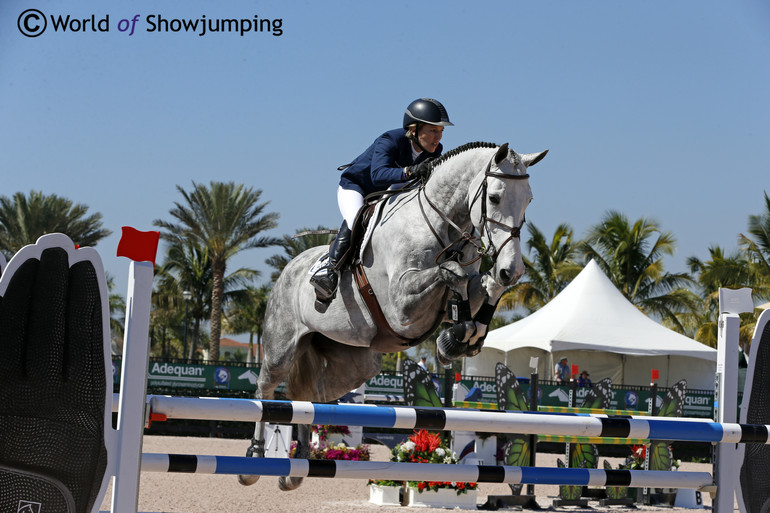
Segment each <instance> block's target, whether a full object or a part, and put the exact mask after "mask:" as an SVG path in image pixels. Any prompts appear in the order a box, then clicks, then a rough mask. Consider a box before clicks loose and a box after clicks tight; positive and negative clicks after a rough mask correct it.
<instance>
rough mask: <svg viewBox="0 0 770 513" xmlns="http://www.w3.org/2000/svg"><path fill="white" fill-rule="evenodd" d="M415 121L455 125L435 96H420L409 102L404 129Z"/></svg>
mask: <svg viewBox="0 0 770 513" xmlns="http://www.w3.org/2000/svg"><path fill="white" fill-rule="evenodd" d="M413 123H427V124H429V125H439V126H454V124H452V122H451V121H449V114H447V112H446V109H445V108H444V106H443V105H441V102H440V101H438V100H434V99H433V98H420V99H419V100H415V101H413V102H412V103H410V104H409V106H408V107H407V108H406V112H405V113H404V130H406V129H407V127H409V125H411V124H413Z"/></svg>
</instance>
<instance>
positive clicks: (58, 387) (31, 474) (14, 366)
mask: <svg viewBox="0 0 770 513" xmlns="http://www.w3.org/2000/svg"><path fill="white" fill-rule="evenodd" d="M73 247H74V245H73ZM29 248H33V246H27V247H26V248H24V249H23V250H21V251H20V252H19V254H17V255H16V256H17V257H19V258H21V259H22V261H23V263H22V264H21V265H20V266H18V267H15V270H12V269H5V270H4V272H3V276H2V280H0V294H2V297H0V354H2V358H0V511H56V512H62V513H90V512H92V511H94V510H96V511H99V509H98V508H99V506H100V505H101V504H95V502H96V499H97V498H98V496H99V491H100V488H101V486H102V484H103V479H104V477H105V468H106V464H107V449H106V446H105V408H106V405H105V397H106V396H105V394H106V393H107V392H108V390H107V380H106V377H105V376H106V374H105V373H106V369H105V366H106V364H105V361H104V338H105V336H104V331H103V330H102V327H103V323H104V317H103V315H102V314H103V311H102V309H103V307H102V301H101V294H100V288H99V285H98V281H97V273H96V269H95V268H94V266H93V265H92V263H91V262H90V261H89V260H87V259H85V260H81V261H79V262H75V263H72V264H71V263H70V261H69V259H68V255H67V252H66V251H65V250H64V249H62V248H60V247H53V248H48V249H44V250H43V251H42V253H41V254H39V255H40V256H39V257H37V256H34V255H30V258H28V259H26V260H24V258H23V257H25V256H26V255H27V254H29V253H30V251H29V250H28V249H29ZM78 251H82V250H78ZM109 392H111V391H109ZM35 508H37V509H35Z"/></svg>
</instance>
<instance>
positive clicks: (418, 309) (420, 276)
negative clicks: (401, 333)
mask: <svg viewBox="0 0 770 513" xmlns="http://www.w3.org/2000/svg"><path fill="white" fill-rule="evenodd" d="M472 276H478V275H475V274H474V275H472ZM472 276H469V275H468V273H467V272H466V271H465V268H463V267H462V266H461V265H460V264H458V263H457V262H455V261H449V262H444V263H442V264H440V265H438V266H436V267H431V268H429V269H424V270H420V271H417V270H410V271H407V272H406V273H404V274H403V275H402V276H401V278H400V279H399V280H397V282H396V283H392V284H391V288H390V291H389V292H390V298H391V303H393V304H395V305H396V306H397V311H398V312H399V313H400V321H401V325H402V326H407V325H409V324H411V323H414V322H415V319H420V318H422V319H424V321H423V323H422V324H423V328H424V327H425V326H424V325H425V320H428V321H429V322H430V323H431V324H432V323H433V322H434V321H435V316H432V317H431V316H428V317H430V319H428V318H426V316H425V312H426V311H427V312H434V311H438V312H440V311H441V310H442V309H443V308H444V306H445V305H444V304H442V302H443V301H444V298H445V294H444V291H445V290H446V288H447V287H448V288H449V289H450V290H451V291H452V298H451V300H450V305H449V311H448V312H447V314H448V316H449V318H450V320H452V321H453V322H454V325H453V326H452V328H450V329H449V330H444V331H443V332H442V333H441V335H440V336H439V339H438V341H437V348H438V355H437V357H438V360H439V362H440V363H441V364H442V365H448V364H449V363H451V361H452V360H456V359H457V358H459V357H460V356H462V355H464V354H465V353H466V351H467V350H468V342H469V340H470V339H471V337H472V336H473V335H474V333H475V331H476V327H475V323H474V320H473V317H472V315H471V302H470V296H469V283H470V280H471V279H472ZM478 303H480V301H477V304H478Z"/></svg>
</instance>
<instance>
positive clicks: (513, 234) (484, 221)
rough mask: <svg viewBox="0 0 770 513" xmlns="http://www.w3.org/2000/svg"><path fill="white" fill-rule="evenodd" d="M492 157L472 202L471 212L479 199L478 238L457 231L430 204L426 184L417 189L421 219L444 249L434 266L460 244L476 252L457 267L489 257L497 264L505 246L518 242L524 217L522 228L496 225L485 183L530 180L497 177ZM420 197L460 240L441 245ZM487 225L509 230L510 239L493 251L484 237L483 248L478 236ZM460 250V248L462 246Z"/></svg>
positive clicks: (445, 216) (516, 177)
mask: <svg viewBox="0 0 770 513" xmlns="http://www.w3.org/2000/svg"><path fill="white" fill-rule="evenodd" d="M494 158H495V157H494V155H493V156H492V158H491V159H489V162H488V163H487V167H486V169H485V170H484V180H482V182H481V184H479V188H478V189H477V190H476V194H474V196H473V201H472V202H471V205H470V208H469V211H470V210H473V205H474V204H475V203H476V200H478V199H479V197H481V232H480V234H479V237H476V236H475V235H473V233H468V232H466V231H464V230H463V229H462V228H460V227H459V226H458V225H457V224H456V223H455V222H454V221H452V220H451V219H449V217H448V216H447V215H446V214H444V212H442V211H441V210H440V209H439V208H438V207H437V206H436V205H435V204H434V203H433V202H432V201H431V200H430V198H428V195H427V193H426V192H425V184H422V185H421V186H420V189H419V190H418V191H417V201H418V203H419V205H420V211H421V212H422V216H423V219H424V220H425V222H426V223H427V225H428V228H430V231H431V233H433V236H434V237H435V238H436V240H437V241H438V243H439V246H441V247H442V248H443V249H442V250H441V251H440V252H439V254H438V255H437V256H436V260H435V262H436V263H437V264H438V263H439V260H440V259H441V257H442V255H444V253H446V252H447V251H448V250H449V249H450V248H451V247H453V246H455V245H456V244H457V243H459V242H460V241H464V242H463V244H462V245H465V244H471V245H472V246H473V247H475V248H476V254H477V256H476V258H473V259H472V260H470V261H467V262H459V261H458V263H459V264H460V265H462V266H468V265H471V264H473V263H475V262H477V261H478V260H479V259H480V258H482V257H483V256H485V255H487V256H491V258H492V260H493V261H496V260H497V257H498V256H499V255H500V251H501V250H502V249H503V248H504V247H505V245H506V244H508V243H509V242H510V241H511V240H512V239H518V238H520V237H521V228H522V227H523V226H524V223H525V222H526V217H525V218H524V219H522V221H521V224H520V225H519V226H509V225H507V224H505V223H501V222H500V221H495V220H494V219H492V218H490V217H489V216H487V179H488V178H489V177H492V178H502V179H506V180H526V179H528V178H529V174H523V175H506V174H504V173H496V172H494V171H492V170H491V169H492V161H493V160H494ZM420 193H422V196H425V201H426V202H427V203H428V205H430V207H431V208H432V209H433V210H434V212H436V213H437V214H438V215H439V217H441V219H442V220H444V221H445V222H446V223H447V224H448V225H449V226H451V227H452V228H454V230H455V231H456V232H458V233H460V236H459V237H457V238H456V239H454V240H453V241H451V242H450V243H449V244H445V243H444V241H443V240H442V239H441V237H440V236H439V234H438V233H437V232H436V229H435V228H434V227H433V225H432V224H431V222H430V220H429V219H428V216H427V215H426V213H425V208H424V207H423V203H422V199H421V194H420ZM488 223H494V224H496V225H498V226H501V227H503V228H504V229H506V230H508V232H509V233H510V235H509V237H508V238H507V239H505V242H503V244H502V245H501V246H500V248H495V245H494V243H493V242H492V237H491V236H489V235H488V236H487V241H488V245H487V248H486V249H485V248H484V243H483V241H482V240H481V238H480V237H481V236H483V235H484V232H485V231H486V233H487V234H489V232H490V230H489V227H488ZM473 231H475V227H473ZM461 247H462V246H461Z"/></svg>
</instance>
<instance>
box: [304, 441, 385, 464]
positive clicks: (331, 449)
mask: <svg viewBox="0 0 770 513" xmlns="http://www.w3.org/2000/svg"><path fill="white" fill-rule="evenodd" d="M296 452H297V442H296V441H293V442H292V443H291V448H290V450H289V457H290V458H293V457H294V455H295V454H296ZM369 458H370V453H369V446H368V445H366V444H364V445H357V446H356V447H348V446H347V445H345V444H342V443H340V444H336V445H335V444H319V445H316V444H313V443H311V444H310V459H311V460H350V461H369Z"/></svg>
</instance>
